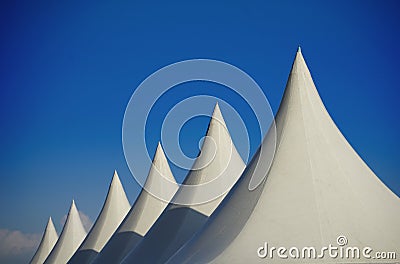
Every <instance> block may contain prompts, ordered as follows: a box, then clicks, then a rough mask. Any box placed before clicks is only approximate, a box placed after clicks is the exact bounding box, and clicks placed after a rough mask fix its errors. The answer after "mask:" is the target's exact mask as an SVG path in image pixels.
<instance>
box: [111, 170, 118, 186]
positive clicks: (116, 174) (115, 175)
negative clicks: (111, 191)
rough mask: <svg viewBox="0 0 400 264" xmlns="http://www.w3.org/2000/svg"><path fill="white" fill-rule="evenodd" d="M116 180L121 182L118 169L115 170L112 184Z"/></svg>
mask: <svg viewBox="0 0 400 264" xmlns="http://www.w3.org/2000/svg"><path fill="white" fill-rule="evenodd" d="M114 182H120V179H119V176H118V173H117V170H114V175H113V177H112V180H111V184H113V183H114Z"/></svg>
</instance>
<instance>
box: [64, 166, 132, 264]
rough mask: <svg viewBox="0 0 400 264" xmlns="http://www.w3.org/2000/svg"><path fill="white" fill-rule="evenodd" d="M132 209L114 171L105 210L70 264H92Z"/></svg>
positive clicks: (104, 206)
mask: <svg viewBox="0 0 400 264" xmlns="http://www.w3.org/2000/svg"><path fill="white" fill-rule="evenodd" d="M130 208H131V206H130V204H129V201H128V198H127V197H126V194H125V190H124V188H123V186H122V183H121V181H120V179H119V176H118V173H117V171H116V170H114V175H113V177H112V180H111V183H110V187H109V189H108V194H107V197H106V200H105V202H104V205H103V208H102V210H101V212H100V214H99V216H98V217H97V219H96V222H95V224H94V225H93V227H92V229H91V230H90V232H89V234H88V235H87V237H86V239H85V240H84V242H83V243H82V245H81V246H80V247H79V249H78V251H77V252H76V253H75V254H74V256H73V257H72V258H71V260H70V263H90V262H91V260H93V259H94V258H95V257H96V255H97V253H98V252H100V251H101V249H102V248H103V247H104V245H105V244H106V243H107V241H108V240H109V239H110V237H111V236H112V234H113V233H114V232H115V230H116V229H117V228H118V226H119V225H120V224H121V222H122V220H123V219H124V217H125V216H126V214H127V213H128V211H129V209H130ZM85 251H88V252H91V254H88V253H87V252H86V254H85ZM92 253H93V254H92Z"/></svg>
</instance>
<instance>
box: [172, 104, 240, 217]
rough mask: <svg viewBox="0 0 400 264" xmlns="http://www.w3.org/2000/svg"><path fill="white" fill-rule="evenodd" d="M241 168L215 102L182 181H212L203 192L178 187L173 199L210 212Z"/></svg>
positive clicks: (204, 212) (193, 183)
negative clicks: (197, 152) (207, 190)
mask: <svg viewBox="0 0 400 264" xmlns="http://www.w3.org/2000/svg"><path fill="white" fill-rule="evenodd" d="M244 168H245V163H244V162H243V160H242V158H241V157H240V155H239V153H238V151H237V149H236V147H235V145H234V144H233V141H232V139H231V136H230V133H229V131H228V128H227V126H226V123H225V120H224V117H223V115H222V113H221V109H220V107H219V104H218V102H217V103H216V104H215V107H214V110H213V113H212V116H211V119H210V124H209V126H208V130H207V134H206V137H205V139H204V142H203V145H202V147H201V152H200V155H199V156H198V157H197V159H196V161H195V163H194V164H193V167H192V169H191V171H190V172H189V174H188V176H187V177H186V179H185V181H184V184H186V185H204V184H207V183H209V182H213V187H211V188H208V189H209V190H212V191H211V192H209V193H206V192H202V191H200V190H199V189H192V188H187V189H182V188H181V189H180V190H179V191H178V193H177V195H176V197H174V202H176V203H178V204H179V203H181V204H182V203H183V202H184V203H186V204H187V205H189V207H190V208H192V209H194V210H196V211H198V212H200V213H202V214H204V215H206V216H210V215H211V214H212V212H213V211H214V210H215V208H217V207H218V205H219V204H220V202H221V201H222V200H223V198H224V197H225V195H226V193H227V191H228V190H229V189H230V188H231V187H232V186H233V185H234V184H235V183H236V181H237V180H238V179H239V177H240V175H241V174H242V172H243V170H244ZM217 186H218V187H217ZM220 190H222V191H220ZM177 206H178V205H177ZM178 207H179V206H178Z"/></svg>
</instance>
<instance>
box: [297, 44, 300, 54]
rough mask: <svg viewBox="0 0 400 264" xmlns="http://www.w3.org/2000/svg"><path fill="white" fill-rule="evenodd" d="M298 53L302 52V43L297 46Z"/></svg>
mask: <svg viewBox="0 0 400 264" xmlns="http://www.w3.org/2000/svg"><path fill="white" fill-rule="evenodd" d="M297 53H301V47H300V45H299V46H298V47H297Z"/></svg>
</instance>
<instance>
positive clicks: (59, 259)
mask: <svg viewBox="0 0 400 264" xmlns="http://www.w3.org/2000/svg"><path fill="white" fill-rule="evenodd" d="M85 236H86V231H85V228H84V227H83V224H82V221H81V218H80V216H79V211H78V209H77V208H76V205H75V201H74V200H72V203H71V207H70V209H69V212H68V216H67V219H66V221H65V224H64V228H63V230H62V232H61V235H60V238H59V239H58V241H57V243H56V244H55V246H54V248H53V250H52V251H51V253H50V255H49V256H48V257H47V259H46V261H45V263H66V262H67V261H68V260H69V259H70V258H71V257H72V255H73V254H74V252H75V251H76V250H77V248H78V247H79V245H80V244H81V243H82V241H83V239H84V238H85Z"/></svg>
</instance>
